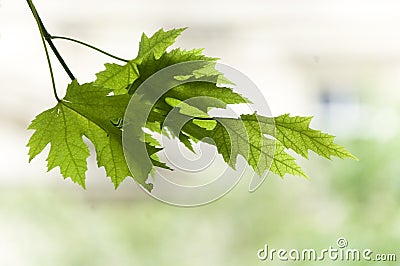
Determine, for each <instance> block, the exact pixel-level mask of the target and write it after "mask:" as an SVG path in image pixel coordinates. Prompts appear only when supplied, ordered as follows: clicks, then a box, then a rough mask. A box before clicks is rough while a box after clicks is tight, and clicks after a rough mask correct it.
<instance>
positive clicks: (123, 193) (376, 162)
mask: <svg viewBox="0 0 400 266" xmlns="http://www.w3.org/2000/svg"><path fill="white" fill-rule="evenodd" d="M34 2H35V4H36V6H37V9H38V11H39V12H40V14H41V16H42V19H43V20H44V22H45V24H46V25H47V28H48V30H49V31H50V33H52V34H54V35H63V36H69V37H73V38H77V39H80V40H83V41H86V42H88V43H91V44H95V45H96V46H98V47H100V48H102V49H104V50H106V51H109V52H111V53H114V54H117V55H119V56H121V57H125V58H134V57H135V56H136V53H137V48H138V42H139V40H140V36H141V33H142V32H146V33H147V34H150V35H151V34H152V33H153V32H155V31H156V30H157V29H159V28H160V27H164V28H166V29H169V28H172V27H186V26H187V27H189V28H188V29H187V30H186V31H185V32H184V34H183V35H182V36H181V37H180V38H179V39H178V41H177V44H176V46H179V47H183V48H187V49H189V48H198V47H203V48H205V53H206V54H207V55H210V56H215V57H219V58H221V62H222V63H225V64H228V65H231V66H233V67H235V68H237V69H239V70H241V71H242V72H243V73H245V74H246V75H248V76H249V77H250V78H251V79H252V80H253V81H254V82H255V83H256V84H257V85H258V86H259V88H260V89H261V90H262V92H263V93H264V95H265V97H266V99H267V101H268V102H269V104H270V108H271V110H272V113H273V114H274V115H280V114H282V113H291V114H293V115H314V116H315V119H314V120H313V124H312V126H313V127H316V128H320V129H323V130H324V131H327V132H330V133H333V134H334V135H337V136H338V137H337V139H336V140H337V142H338V143H340V144H343V145H345V146H346V147H347V148H348V149H349V150H350V151H351V152H352V153H354V154H355V155H356V156H357V157H358V158H359V159H360V161H359V162H355V161H350V160H345V161H342V160H337V159H334V160H332V161H326V160H323V159H320V158H318V157H317V156H314V155H311V156H310V159H311V160H310V161H306V160H303V159H301V158H299V163H300V164H301V165H302V166H303V167H304V169H305V170H306V172H307V173H308V174H309V176H310V178H311V179H310V180H309V181H307V180H305V179H303V178H299V177H292V176H287V177H285V178H284V179H280V178H279V177H278V176H275V175H273V174H271V175H269V177H268V179H267V180H266V182H265V183H264V184H263V185H262V186H261V188H260V189H258V190H257V191H256V192H255V193H251V194H250V193H248V192H247V186H248V183H247V180H243V182H241V183H240V184H239V185H238V187H237V188H236V189H234V190H233V191H232V192H231V193H229V194H228V195H227V196H225V197H223V198H222V199H221V200H219V201H217V202H215V203H213V204H210V205H206V206H203V207H199V208H177V207H172V206H169V205H166V204H162V203H160V202H158V201H155V200H154V199H152V198H150V197H148V196H147V195H146V194H145V193H144V192H143V191H141V190H140V189H138V187H137V186H136V185H135V183H134V182H133V181H132V180H126V181H125V182H124V183H123V184H122V185H121V187H120V188H119V189H118V190H116V191H115V190H114V189H113V186H112V184H111V183H110V181H109V179H107V178H105V175H104V172H103V169H97V167H96V166H95V157H94V156H91V157H90V158H89V164H90V165H89V171H88V174H87V190H86V191H84V190H82V189H81V188H79V187H78V186H77V185H75V184H73V183H72V182H71V181H70V180H63V179H62V178H61V176H60V174H59V172H58V169H55V170H53V171H51V172H49V173H46V162H45V158H46V156H47V151H48V149H47V150H46V152H44V153H42V154H41V155H40V156H38V157H37V158H36V159H35V160H34V161H32V163H30V164H29V163H28V156H27V152H28V150H27V148H26V147H25V145H26V143H27V141H28V138H29V136H30V135H31V134H32V132H29V131H27V130H26V128H27V126H28V125H29V123H30V121H31V120H32V119H33V118H34V117H35V115H36V114H39V113H40V112H42V111H43V110H45V109H48V108H50V107H52V106H54V105H55V100H54V99H53V95H52V91H51V83H50V78H49V74H48V68H47V63H46V60H45V55H44V51H43V47H42V44H41V40H40V37H39V33H38V29H37V26H36V24H35V21H34V19H33V17H32V15H31V13H30V11H29V8H28V6H27V4H26V2H25V1H22V0H18V1H16V0H12V1H11V0H1V2H0V3H1V7H0V62H1V63H0V89H1V92H2V94H1V95H2V96H1V98H0V117H1V130H0V150H1V152H0V156H1V157H0V265H2V266H3V265H7V266H8V265H12V266H16V265H24V266H25V265H99V266H102V265H119V266H123V265H193V266H196V265H238V266H239V265H262V264H266V263H272V262H261V261H259V260H258V259H257V250H258V249H260V248H262V247H263V246H264V245H265V244H268V245H269V246H270V248H276V249H279V248H286V249H291V248H298V249H302V248H315V249H323V248H328V247H329V246H335V245H336V239H338V238H339V237H345V238H346V239H347V240H348V241H349V247H351V248H359V249H364V248H370V249H372V250H373V251H374V252H375V253H395V254H397V260H400V251H399V246H400V245H399V244H400V226H399V224H400V207H399V204H398V201H399V199H400V179H399V176H398V175H399V170H400V166H399V165H400V164H399V162H398V159H399V157H400V141H399V140H398V134H399V130H400V127H399V118H398V117H399V115H400V109H399V107H400V93H399V92H398V91H399V88H400V34H399V33H398V26H399V25H400V16H399V13H400V2H398V1H390V0H387V1H377V0H367V1H361V0H359V1H358V0H351V1H344V0H333V1H329V2H328V1H317V0H304V1H295V2H294V1H287V0H283V1H269V0H248V1H240V2H239V1H227V0H219V1H212V0H203V1H186V2H183V1H177V0H171V1H161V0H148V1H128V0H119V1H116V2H111V1H104V0H96V1H94V0H86V1H77V0H70V1H44V0H37V1H34ZM56 45H57V47H58V48H59V50H60V51H61V53H62V55H63V56H64V58H65V60H66V62H67V63H68V65H69V66H70V68H71V69H72V70H73V72H74V73H76V75H77V76H78V79H79V80H80V81H81V82H87V81H91V80H93V79H94V78H95V75H94V73H96V72H99V71H101V70H102V69H103V63H105V62H112V61H113V60H112V59H109V58H107V57H105V56H103V55H101V54H98V53H95V52H93V51H91V50H88V49H86V48H84V47H80V46H77V45H75V44H72V43H66V42H65V41H60V40H56ZM53 65H54V67H55V73H56V80H57V86H58V90H59V94H60V95H63V91H65V88H66V85H67V84H68V82H69V80H68V77H67V76H66V75H65V73H64V72H63V70H62V69H61V68H60V67H59V65H58V63H57V62H56V60H54V57H53ZM338 263H339V262H331V261H329V260H325V261H323V262H286V263H283V262H281V263H280V262H278V261H274V262H273V265H336V264H338ZM361 264H362V263H353V262H347V263H346V265H361ZM375 264H376V265H396V262H386V263H385V262H379V263H378V262H371V265H375Z"/></svg>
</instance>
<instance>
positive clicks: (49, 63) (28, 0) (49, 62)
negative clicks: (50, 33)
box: [27, 0, 61, 102]
mask: <svg viewBox="0 0 400 266" xmlns="http://www.w3.org/2000/svg"><path fill="white" fill-rule="evenodd" d="M27 2H28V5H29V7H30V9H31V11H32V14H33V16H34V18H35V20H36V23H37V24H38V27H39V31H40V38H41V39H42V43H43V47H44V51H45V53H46V59H47V63H48V65H49V70H50V77H51V83H52V85H53V93H54V97H55V98H56V100H57V101H58V102H60V101H61V100H60V98H59V97H58V95H57V89H56V83H55V81H54V73H53V67H52V66H51V60H50V56H49V51H48V50H47V45H46V41H45V37H44V34H45V32H44V31H43V30H45V29H44V28H42V26H41V25H42V22H41V20H40V18H39V16H38V14H37V12H36V9H35V6H34V5H33V3H32V1H31V0H27Z"/></svg>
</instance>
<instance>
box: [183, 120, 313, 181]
mask: <svg viewBox="0 0 400 266" xmlns="http://www.w3.org/2000/svg"><path fill="white" fill-rule="evenodd" d="M215 121H217V125H216V126H215V128H214V129H212V130H207V129H204V128H203V127H201V126H198V125H196V124H194V123H188V124H186V125H185V126H184V128H183V131H184V132H188V134H191V135H193V136H194V137H195V138H197V139H203V138H207V137H208V138H211V139H213V142H208V141H207V142H208V143H210V144H213V145H215V146H216V147H217V150H218V152H219V153H220V154H221V155H222V157H223V158H224V160H225V162H227V163H228V164H229V165H230V166H231V167H232V168H235V165H236V160H237V157H238V156H239V155H241V156H243V158H245V159H246V161H247V162H248V163H249V165H250V166H251V167H252V168H253V170H254V171H255V172H256V173H257V174H258V175H262V174H263V173H264V172H265V171H266V170H267V169H269V168H270V170H271V171H272V172H274V173H276V174H278V175H279V176H281V177H283V176H284V175H285V174H292V175H298V176H303V177H307V175H306V174H305V173H304V171H303V170H302V169H301V168H300V166H299V165H297V163H296V162H295V159H294V158H293V157H292V156H290V155H289V154H288V153H286V152H285V150H284V146H283V145H282V144H281V143H280V142H279V141H276V140H273V139H271V138H267V137H265V136H264V133H263V131H262V127H263V125H262V124H261V123H259V122H258V121H257V118H256V116H255V115H242V116H241V117H240V118H215Z"/></svg>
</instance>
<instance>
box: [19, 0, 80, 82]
mask: <svg viewBox="0 0 400 266" xmlns="http://www.w3.org/2000/svg"><path fill="white" fill-rule="evenodd" d="M26 1H27V2H28V5H29V8H30V9H31V11H32V14H33V16H34V17H35V20H36V22H37V24H38V26H39V30H40V33H41V35H42V38H44V39H45V40H46V41H47V43H48V44H49V46H50V48H51V50H52V51H53V53H54V55H55V56H56V57H57V59H58V61H59V62H60V64H61V65H62V67H63V68H64V70H65V72H67V74H68V76H69V77H70V79H71V80H75V79H76V78H75V76H74V75H73V74H72V72H71V70H70V69H69V67H68V66H67V64H66V63H65V61H64V59H63V58H62V56H61V54H60V53H59V52H58V50H57V48H56V47H55V46H54V43H53V41H52V40H51V35H50V34H49V32H48V31H47V29H46V27H45V26H44V24H43V22H42V19H41V18H40V16H39V14H38V12H37V10H36V8H35V5H34V4H33V2H32V0H26ZM46 50H47V48H46Z"/></svg>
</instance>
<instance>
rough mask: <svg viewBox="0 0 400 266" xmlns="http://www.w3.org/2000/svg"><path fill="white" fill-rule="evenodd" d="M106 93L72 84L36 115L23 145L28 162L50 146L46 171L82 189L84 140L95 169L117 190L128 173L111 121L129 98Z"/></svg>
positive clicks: (115, 130)
mask: <svg viewBox="0 0 400 266" xmlns="http://www.w3.org/2000/svg"><path fill="white" fill-rule="evenodd" d="M110 92H111V90H110V89H107V88H104V87H100V86H96V85H94V84H91V83H89V84H84V85H79V84H78V83H77V82H76V81H73V82H72V83H71V84H70V85H69V86H68V89H67V93H66V95H65V97H64V99H63V100H61V101H60V102H59V103H58V104H57V105H56V106H55V107H53V108H51V109H49V110H47V111H45V112H43V113H41V114H40V115H38V116H37V117H36V119H35V120H33V121H32V124H31V125H30V126H29V129H33V130H35V132H34V133H33V135H32V137H31V139H30V140H29V142H28V145H27V146H28V147H29V148H30V149H29V155H30V160H32V159H33V158H34V157H35V156H36V155H37V154H39V153H40V152H42V151H43V149H44V148H45V147H46V146H47V145H48V144H50V152H49V155H48V157H47V161H48V170H51V169H53V168H55V167H56V166H59V167H60V172H61V174H62V175H63V176H64V178H68V177H70V178H71V179H72V181H74V182H76V183H78V184H80V185H81V186H82V187H85V172H86V170H87V163H86V159H87V158H88V156H89V149H88V147H87V145H86V144H85V142H84V140H83V136H85V137H87V138H88V139H89V140H90V141H91V142H92V143H93V144H94V146H95V149H96V155H97V162H98V166H99V167H101V166H104V168H105V170H106V173H107V175H108V176H109V177H111V180H112V182H113V183H114V185H115V187H118V186H119V184H120V183H121V182H122V181H123V180H124V179H125V178H126V177H127V176H130V175H131V173H130V171H129V169H128V166H127V164H126V161H125V157H124V152H123V148H122V143H121V134H122V132H121V130H120V129H119V128H117V127H116V126H115V125H114V124H113V123H112V121H113V120H114V119H116V118H120V117H122V116H123V115H124V112H125V109H126V106H127V104H128V102H129V99H130V97H129V96H128V95H116V96H110V95H109V93H110ZM156 151H158V150H156ZM156 151H154V152H156Z"/></svg>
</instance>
